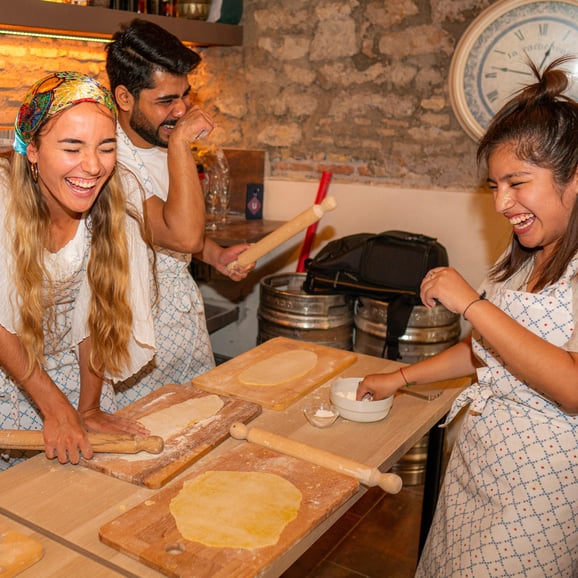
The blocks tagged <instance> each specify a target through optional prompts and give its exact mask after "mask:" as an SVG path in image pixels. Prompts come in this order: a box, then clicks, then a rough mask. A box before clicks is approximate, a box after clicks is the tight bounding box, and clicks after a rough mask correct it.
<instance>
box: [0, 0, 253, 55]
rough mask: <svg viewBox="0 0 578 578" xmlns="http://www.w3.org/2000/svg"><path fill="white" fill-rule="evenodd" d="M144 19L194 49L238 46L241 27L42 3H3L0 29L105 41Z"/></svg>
mask: <svg viewBox="0 0 578 578" xmlns="http://www.w3.org/2000/svg"><path fill="white" fill-rule="evenodd" d="M137 17H138V18H143V19H145V20H150V21H151V22H155V23H156V24H158V25H159V26H162V27H163V28H165V29H166V30H168V31H169V32H172V33H173V34H174V35H175V36H177V37H178V38H180V39H181V40H182V41H183V42H186V43H189V44H193V45H195V46H241V45H242V43H243V27H242V26H233V25H230V24H217V23H214V22H204V21H202V20H189V19H187V18H171V17H168V16H155V15H152V14H137V13H135V12H127V11H124V10H111V9H109V8H99V7H88V6H78V5H75V4H57V3H53V2H44V1H42V0H17V1H14V2H6V1H4V2H2V10H1V11H0V30H8V31H11V30H14V31H15V32H31V33H40V34H42V33H50V34H57V35H66V36H73V37H81V38H83V37H84V38H86V37H89V38H98V39H103V40H108V39H110V38H111V36H112V35H113V34H114V33H115V32H116V31H117V30H118V29H119V28H120V25H121V24H123V23H127V22H130V21H131V20H132V19H133V18H137Z"/></svg>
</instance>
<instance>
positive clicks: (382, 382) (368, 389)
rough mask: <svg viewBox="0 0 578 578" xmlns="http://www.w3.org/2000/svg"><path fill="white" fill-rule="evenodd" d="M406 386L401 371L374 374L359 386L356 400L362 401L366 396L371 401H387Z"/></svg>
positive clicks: (367, 376)
mask: <svg viewBox="0 0 578 578" xmlns="http://www.w3.org/2000/svg"><path fill="white" fill-rule="evenodd" d="M404 385H405V381H404V380H403V377H402V376H401V374H400V373H399V371H394V372H393V373H372V374H371V375H366V376H365V378H364V379H363V380H361V381H360V382H359V385H358V386H357V395H356V399H358V400H361V399H363V397H364V396H365V395H369V396H371V399H374V400H378V399H385V398H386V397H389V396H390V395H393V394H394V393H395V392H396V391H397V390H398V389H399V388H400V387H402V386H404Z"/></svg>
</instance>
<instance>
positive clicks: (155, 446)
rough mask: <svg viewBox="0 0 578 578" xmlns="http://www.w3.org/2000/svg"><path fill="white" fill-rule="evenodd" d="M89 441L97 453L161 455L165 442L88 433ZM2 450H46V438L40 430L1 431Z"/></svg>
mask: <svg viewBox="0 0 578 578" xmlns="http://www.w3.org/2000/svg"><path fill="white" fill-rule="evenodd" d="M87 436H88V441H89V442H90V445H91V446H92V450H93V451H94V452H95V453H115V454H136V453H138V452H148V453H149V454H160V453H161V452H162V451H163V447H164V441H163V438H162V437H160V436H149V437H148V438H144V439H138V438H136V437H134V436H131V435H122V434H105V433H88V434H87ZM0 448H2V449H7V450H11V449H12V450H44V436H43V434H42V432H41V431H40V430H19V429H4V430H0Z"/></svg>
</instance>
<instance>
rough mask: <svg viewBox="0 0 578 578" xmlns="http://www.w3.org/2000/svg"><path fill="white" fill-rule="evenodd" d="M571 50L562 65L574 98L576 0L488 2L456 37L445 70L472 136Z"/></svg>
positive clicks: (577, 94)
mask: <svg viewBox="0 0 578 578" xmlns="http://www.w3.org/2000/svg"><path fill="white" fill-rule="evenodd" d="M563 55H574V56H576V57H577V59H576V60H575V61H569V62H566V63H565V64H564V65H563V68H564V69H565V70H567V71H568V72H569V73H570V74H571V83H570V87H569V89H568V91H567V94H568V95H569V96H572V97H573V98H575V99H577V100H578V0H561V1H551V2H549V1H529V0H505V1H502V2H498V3H497V4H494V5H492V6H490V8H488V9H487V10H486V11H485V12H483V13H482V14H481V15H480V17H479V18H478V19H476V20H475V21H474V22H473V23H472V25H471V26H470V28H468V29H467V30H466V32H465V34H464V36H463V37H462V39H461V40H460V43H459V44H458V46H457V48H456V52H455V54H454V58H453V60H452V68H451V70H450V96H451V98H452V106H453V107H454V110H455V112H456V115H457V117H458V120H459V121H460V123H461V124H462V126H463V127H464V129H465V130H466V132H468V133H469V134H470V136H472V137H473V138H475V139H478V138H479V137H480V136H481V135H482V134H483V132H484V130H485V128H486V127H487V126H488V124H489V122H490V120H491V118H492V117H493V116H494V114H495V113H496V112H497V111H498V110H499V109H500V108H501V106H502V105H503V104H505V103H506V102H507V101H508V100H509V99H510V98H511V97H512V96H513V94H514V93H516V92H517V91H518V90H520V89H521V88H523V87H524V86H526V85H528V84H532V83H534V82H535V81H536V79H535V76H534V75H533V73H532V71H531V70H530V67H529V66H528V59H530V60H531V61H532V62H533V63H534V64H535V65H536V66H537V67H538V68H539V70H540V71H542V70H544V68H545V67H546V66H547V65H548V64H549V63H550V62H552V61H553V60H555V59H556V58H558V57H560V56H563Z"/></svg>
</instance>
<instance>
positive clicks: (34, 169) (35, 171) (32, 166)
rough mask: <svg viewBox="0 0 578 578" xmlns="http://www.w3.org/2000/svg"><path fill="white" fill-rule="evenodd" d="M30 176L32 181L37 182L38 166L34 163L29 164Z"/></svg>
mask: <svg viewBox="0 0 578 578" xmlns="http://www.w3.org/2000/svg"><path fill="white" fill-rule="evenodd" d="M30 174H31V175H32V180H33V181H34V182H35V183H37V182H38V165H37V164H36V163H30Z"/></svg>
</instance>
